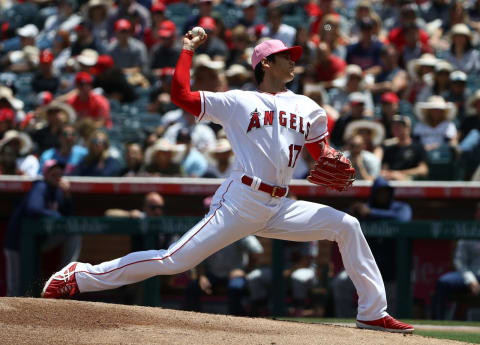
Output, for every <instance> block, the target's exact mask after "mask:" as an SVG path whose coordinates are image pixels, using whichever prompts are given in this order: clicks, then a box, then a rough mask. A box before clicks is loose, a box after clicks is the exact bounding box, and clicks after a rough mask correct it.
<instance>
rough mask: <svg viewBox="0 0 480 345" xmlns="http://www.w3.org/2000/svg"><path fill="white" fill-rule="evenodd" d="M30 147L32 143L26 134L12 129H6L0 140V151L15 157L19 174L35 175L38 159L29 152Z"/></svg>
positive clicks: (30, 150)
mask: <svg viewBox="0 0 480 345" xmlns="http://www.w3.org/2000/svg"><path fill="white" fill-rule="evenodd" d="M32 149H33V143H32V140H31V139H30V137H29V136H28V134H26V133H22V132H19V131H17V130H14V129H12V130H9V131H7V132H6V133H5V134H4V135H3V138H2V140H0V152H5V153H7V154H11V155H13V156H14V157H15V161H16V171H17V174H19V175H26V176H28V177H36V176H37V172H38V166H39V165H38V159H37V157H35V156H34V155H32V154H31V152H32Z"/></svg>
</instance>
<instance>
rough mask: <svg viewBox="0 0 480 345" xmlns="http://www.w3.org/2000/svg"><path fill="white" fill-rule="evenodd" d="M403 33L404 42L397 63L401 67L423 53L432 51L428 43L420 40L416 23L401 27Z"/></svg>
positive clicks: (404, 66)
mask: <svg viewBox="0 0 480 345" xmlns="http://www.w3.org/2000/svg"><path fill="white" fill-rule="evenodd" d="M403 32H404V33H405V35H404V36H405V44H404V45H403V47H402V48H401V49H400V50H397V51H398V53H399V57H400V60H399V65H400V66H401V67H403V68H407V66H408V65H409V63H410V61H412V60H415V59H418V58H420V57H421V56H422V55H423V54H427V53H432V49H431V47H430V46H429V45H425V44H422V42H421V41H420V38H419V36H420V31H419V29H418V25H417V24H415V23H413V24H410V25H408V26H405V27H404V28H403Z"/></svg>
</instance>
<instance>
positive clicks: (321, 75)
mask: <svg viewBox="0 0 480 345" xmlns="http://www.w3.org/2000/svg"><path fill="white" fill-rule="evenodd" d="M316 56H317V59H316V61H315V81H316V82H329V81H332V80H334V79H337V78H338V77H340V76H341V75H343V74H344V73H345V69H346V67H347V63H346V62H345V60H343V59H342V58H340V57H338V56H336V55H334V54H332V52H331V51H330V47H329V46H328V44H327V43H325V42H321V43H320V44H319V45H318V47H317V54H316Z"/></svg>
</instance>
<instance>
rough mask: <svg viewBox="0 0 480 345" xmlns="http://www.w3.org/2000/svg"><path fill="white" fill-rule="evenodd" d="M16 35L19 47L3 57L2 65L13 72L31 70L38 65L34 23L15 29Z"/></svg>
mask: <svg viewBox="0 0 480 345" xmlns="http://www.w3.org/2000/svg"><path fill="white" fill-rule="evenodd" d="M17 35H18V36H19V38H20V47H19V49H18V50H14V51H10V52H8V53H7V54H6V55H5V56H4V57H3V59H2V67H3V69H6V70H8V71H11V72H13V73H24V72H31V71H33V70H34V69H35V67H36V66H37V65H38V55H39V49H38V48H37V44H36V37H37V35H38V29H37V27H36V26H35V25H34V24H27V25H25V26H23V27H21V28H20V29H18V30H17Z"/></svg>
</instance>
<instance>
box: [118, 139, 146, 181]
mask: <svg viewBox="0 0 480 345" xmlns="http://www.w3.org/2000/svg"><path fill="white" fill-rule="evenodd" d="M142 170H143V150H142V147H141V146H140V144H138V143H135V142H133V143H127V144H126V145H125V167H124V168H123V169H122V170H121V171H120V176H125V177H131V176H137V175H139V174H140V173H141V172H142Z"/></svg>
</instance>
